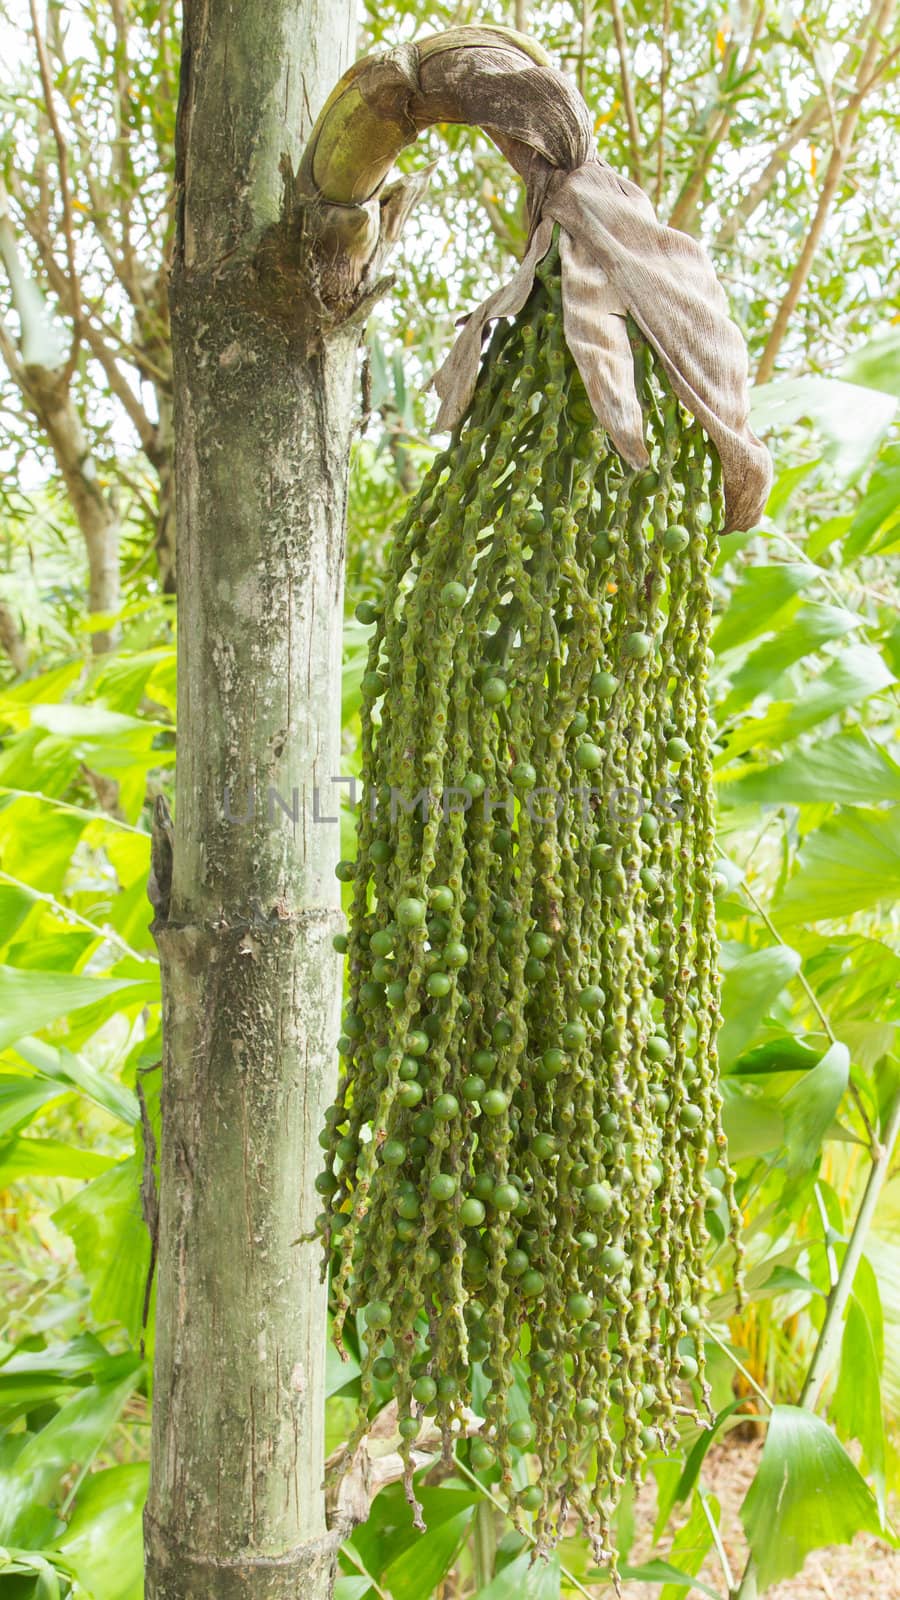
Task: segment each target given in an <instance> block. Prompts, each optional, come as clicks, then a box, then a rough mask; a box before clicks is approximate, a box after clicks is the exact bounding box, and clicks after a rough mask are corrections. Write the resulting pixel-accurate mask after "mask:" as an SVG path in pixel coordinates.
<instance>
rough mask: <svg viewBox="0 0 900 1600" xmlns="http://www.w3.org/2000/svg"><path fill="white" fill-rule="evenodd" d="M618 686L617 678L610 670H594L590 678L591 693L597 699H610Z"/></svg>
mask: <svg viewBox="0 0 900 1600" xmlns="http://www.w3.org/2000/svg"><path fill="white" fill-rule="evenodd" d="M618 687H619V680H618V678H616V677H615V676H614V675H613V673H611V672H595V673H594V676H593V677H592V679H591V694H595V695H596V696H597V699H598V700H611V699H612V697H613V695H614V694H615V692H616V690H617V689H618Z"/></svg>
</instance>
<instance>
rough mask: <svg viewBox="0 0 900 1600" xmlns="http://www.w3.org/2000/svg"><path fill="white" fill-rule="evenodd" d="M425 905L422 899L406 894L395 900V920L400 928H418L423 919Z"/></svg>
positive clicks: (425, 909)
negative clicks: (402, 897)
mask: <svg viewBox="0 0 900 1600" xmlns="http://www.w3.org/2000/svg"><path fill="white" fill-rule="evenodd" d="M427 909H428V908H427V906H426V905H425V901H424V900H417V899H416V898H415V897H414V896H413V895H407V896H405V897H404V899H402V900H398V902H397V921H398V922H399V923H400V926H401V927H402V928H420V927H422V925H423V923H424V921H425V914H426V911H427Z"/></svg>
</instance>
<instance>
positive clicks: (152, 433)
mask: <svg viewBox="0 0 900 1600" xmlns="http://www.w3.org/2000/svg"><path fill="white" fill-rule="evenodd" d="M13 193H14V194H15V195H16V198H17V200H18V202H19V205H20V207H21V208H22V221H23V223H24V226H25V228H26V230H27V232H28V234H29V236H30V238H31V239H32V240H33V241H34V243H35V245H36V246H37V250H38V254H39V256H40V258H41V265H42V266H43V268H44V271H45V272H46V274H47V281H48V283H49V285H50V287H51V289H52V290H53V292H54V293H55V294H56V296H57V298H58V300H59V302H60V305H61V307H62V309H63V310H64V311H66V312H67V313H68V315H69V316H70V317H71V318H72V319H73V322H74V321H77V320H78V319H79V317H80V331H81V337H82V339H83V341H84V342H85V343H86V344H87V345H88V346H89V347H90V351H91V354H92V355H93V356H95V357H96V359H97V360H98V361H99V363H100V365H101V366H102V368H103V371H104V372H105V374H106V377H107V381H108V383H109V386H110V389H111V390H112V392H113V394H115V396H116V398H117V400H118V401H119V402H120V404H121V405H122V407H123V409H124V410H125V412H126V413H127V415H128V417H129V418H130V420H131V422H132V423H133V424H134V428H135V431H136V433H137V435H138V438H139V439H140V441H141V447H142V449H143V450H144V451H145V452H146V453H147V454H148V455H150V454H151V453H152V451H153V450H154V448H155V444H156V425H155V423H154V422H152V420H151V418H150V417H149V416H148V414H147V412H146V411H145V409H144V407H143V406H142V405H141V402H140V400H139V399H138V397H137V395H136V394H135V393H134V390H133V389H132V388H131V386H130V384H129V383H128V381H127V379H126V378H125V376H124V374H123V373H122V370H121V368H120V367H119V364H118V357H117V356H116V353H115V351H114V350H111V349H110V348H109V345H108V344H107V343H106V341H105V340H104V339H103V337H102V336H101V334H100V332H99V331H98V329H97V328H96V327H94V326H93V323H92V322H91V316H92V315H94V316H96V317H97V321H98V323H99V324H100V325H101V326H103V327H106V328H107V329H108V331H109V332H111V333H112V334H113V336H114V337H115V338H117V339H118V338H119V335H118V334H116V332H115V330H114V329H109V326H108V324H106V323H104V321H103V318H102V317H100V316H99V314H98V313H97V311H96V308H95V307H94V305H93V304H92V302H90V301H84V300H78V301H76V298H75V296H74V295H73V293H72V286H71V282H70V280H69V278H68V277H67V276H66V274H65V272H63V270H62V268H61V267H60V264H59V262H58V260H57V258H56V255H55V252H54V250H53V245H52V243H51V241H50V239H49V238H48V237H47V235H46V234H45V233H44V232H43V230H42V229H41V228H40V226H39V225H38V223H37V221H36V220H35V218H34V217H33V216H32V215H31V213H30V212H29V210H28V208H27V205H26V204H25V201H24V197H23V195H22V192H21V185H20V184H19V183H18V182H14V184H13ZM120 343H121V344H122V347H123V349H124V350H125V351H127V352H128V353H129V357H130V359H131V360H133V362H134V365H135V366H137V367H138V368H139V370H140V371H141V372H142V373H144V375H145V376H147V375H149V374H147V373H146V372H145V371H144V369H145V365H149V364H147V363H144V362H142V361H140V360H139V359H138V352H137V351H134V350H133V347H132V346H131V345H129V344H128V342H127V341H126V340H124V339H122V340H120ZM152 376H153V377H156V378H163V377H164V376H165V375H164V374H162V373H158V372H157V371H156V369H153V370H152Z"/></svg>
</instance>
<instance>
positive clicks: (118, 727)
mask: <svg viewBox="0 0 900 1600" xmlns="http://www.w3.org/2000/svg"><path fill="white" fill-rule="evenodd" d="M30 721H31V726H32V727H33V728H45V729H46V730H47V732H48V733H55V734H59V735H61V736H62V737H63V738H65V739H73V740H81V739H87V740H98V739H110V738H112V739H117V738H121V737H122V735H123V734H124V735H126V736H127V735H136V736H139V737H143V736H144V735H146V734H147V733H149V734H150V735H151V736H152V735H155V734H157V733H161V732H163V731H164V729H165V723H162V722H147V721H146V720H145V719H144V718H143V717H126V716H123V715H122V714H121V712H118V711H107V709H106V707H105V706H99V705H88V706H85V705H73V704H68V705H63V704H60V703H58V702H57V703H55V704H50V703H47V702H45V703H44V704H43V705H34V706H33V707H32V710H31V716H30Z"/></svg>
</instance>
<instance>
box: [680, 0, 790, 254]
mask: <svg viewBox="0 0 900 1600" xmlns="http://www.w3.org/2000/svg"><path fill="white" fill-rule="evenodd" d="M765 20H766V7H765V0H759V4H758V5H757V8H756V13H755V16H754V18H753V28H752V30H751V33H750V39H749V41H748V44H747V54H746V56H745V58H744V63H743V66H742V68H741V71H742V72H743V73H745V74H746V73H748V72H749V71H750V70H751V68H752V66H753V65H754V62H755V60H756V46H757V44H758V43H759V40H760V36H761V34H762V31H763V28H764V26H765ZM735 54H736V47H735V48H734V49H729V50H728V51H726V54H725V58H724V60H723V62H722V75H723V77H724V75H725V73H726V72H728V71H730V70H731V63H732V61H733V60H734V57H735ZM733 116H734V108H733V106H731V105H726V106H725V107H724V109H723V110H722V111H720V112H719V114H718V116H717V117H716V119H715V120H714V122H713V126H712V132H711V133H710V135H709V138H708V139H707V141H706V144H705V145H704V147H703V149H702V151H701V152H700V154H699V156H698V157H697V160H696V162H694V164H693V166H692V168H691V174H690V177H689V178H688V180H687V182H686V183H685V184H684V186H683V188H682V190H681V193H680V194H679V196H678V198H677V200H676V201H675V204H674V206H673V207H672V215H671V216H670V218H669V227H670V228H681V229H683V230H686V229H688V228H690V227H691V225H692V224H693V222H694V219H695V217H696V214H697V207H698V205H699V203H700V197H701V195H702V194H703V189H704V185H705V183H706V179H707V175H708V173H709V169H710V167H711V166H712V164H713V159H714V157H715V154H716V151H717V150H718V148H719V145H720V144H721V143H722V140H723V139H724V137H725V135H726V133H727V132H728V129H729V128H730V127H731V122H732V118H733Z"/></svg>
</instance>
